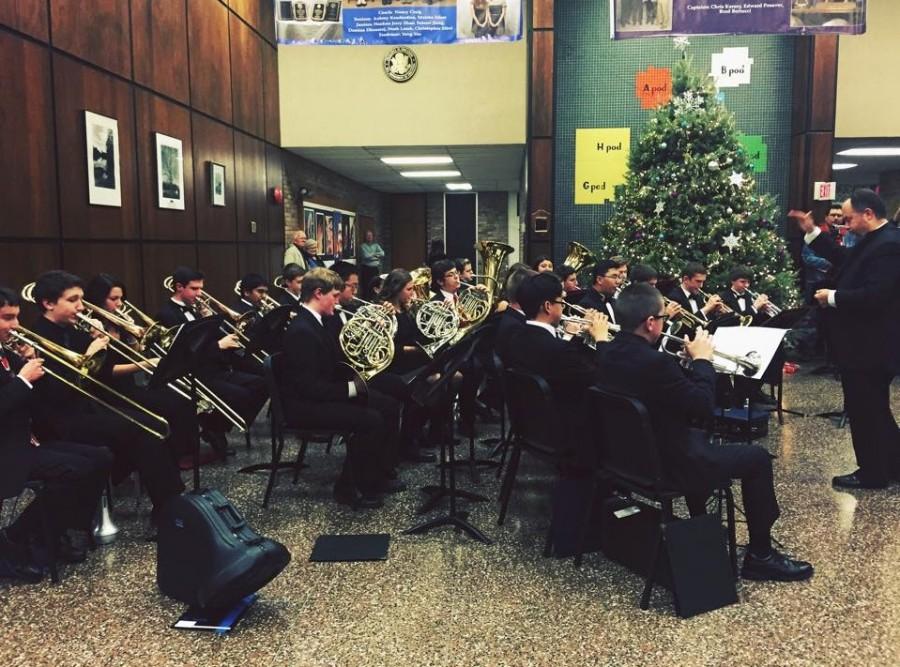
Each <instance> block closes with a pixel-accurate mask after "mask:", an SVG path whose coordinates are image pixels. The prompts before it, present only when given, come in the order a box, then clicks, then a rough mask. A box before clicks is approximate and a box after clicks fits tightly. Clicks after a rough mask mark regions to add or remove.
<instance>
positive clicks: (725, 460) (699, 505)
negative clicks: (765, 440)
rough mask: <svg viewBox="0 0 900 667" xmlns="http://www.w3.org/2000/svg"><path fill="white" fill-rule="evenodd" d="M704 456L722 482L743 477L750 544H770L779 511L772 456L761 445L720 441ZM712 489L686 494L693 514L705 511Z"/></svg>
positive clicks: (742, 489) (742, 490)
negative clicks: (718, 444) (722, 443)
mask: <svg viewBox="0 0 900 667" xmlns="http://www.w3.org/2000/svg"><path fill="white" fill-rule="evenodd" d="M703 458H704V462H703V465H704V467H709V468H711V469H713V470H715V471H716V472H717V473H718V474H719V476H720V479H721V482H722V483H725V482H727V481H728V480H729V479H739V480H740V482H741V495H742V497H743V500H744V513H745V514H746V515H747V531H748V532H749V533H750V543H751V546H752V545H755V544H766V545H768V543H769V538H770V535H771V530H772V525H773V524H774V523H775V520H776V519H777V518H778V516H779V514H780V510H779V508H778V499H777V498H776V497H775V485H774V482H773V478H772V457H771V456H769V453H768V452H767V451H766V450H765V449H763V448H762V447H760V446H758V445H721V446H710V447H709V448H708V449H707V450H706V451H704V456H703ZM710 492H711V490H707V491H703V492H700V493H688V494H686V495H685V500H686V501H687V505H688V509H690V511H691V515H696V514H702V513H703V512H704V511H705V504H706V500H707V499H708V498H709V496H710Z"/></svg>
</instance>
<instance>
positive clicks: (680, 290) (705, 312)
mask: <svg viewBox="0 0 900 667" xmlns="http://www.w3.org/2000/svg"><path fill="white" fill-rule="evenodd" d="M708 273H709V272H708V271H707V270H706V267H705V266H703V265H702V264H700V263H699V262H688V263H687V264H685V265H684V269H683V270H682V271H681V284H680V285H678V286H677V287H675V288H673V289H672V291H671V292H669V295H668V296H669V298H670V299H671V300H672V301H674V302H675V303H677V304H678V305H679V306H681V307H682V308H683V309H684V310H686V311H687V312H689V313H692V314H693V315H696V316H697V317H699V318H700V319H701V320H704V321H706V322H709V321H711V320H712V319H713V315H714V314H715V313H717V312H719V311H720V310H721V309H722V299H721V298H720V297H719V296H718V295H715V294H713V295H712V296H711V297H710V298H709V300H707V299H706V298H705V297H704V296H703V295H702V294H700V290H702V289H703V286H704V285H705V284H706V276H707V274H708Z"/></svg>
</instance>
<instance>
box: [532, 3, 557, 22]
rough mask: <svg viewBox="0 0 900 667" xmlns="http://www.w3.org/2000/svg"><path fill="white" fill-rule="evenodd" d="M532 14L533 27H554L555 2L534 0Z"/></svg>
mask: <svg viewBox="0 0 900 667" xmlns="http://www.w3.org/2000/svg"><path fill="white" fill-rule="evenodd" d="M532 12H533V13H534V16H533V18H532V21H531V24H532V26H533V27H535V28H552V27H553V0H533V2H532Z"/></svg>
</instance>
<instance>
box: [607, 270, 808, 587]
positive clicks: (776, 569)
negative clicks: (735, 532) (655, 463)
mask: <svg viewBox="0 0 900 667" xmlns="http://www.w3.org/2000/svg"><path fill="white" fill-rule="evenodd" d="M617 307H618V315H619V323H620V325H621V327H622V331H621V332H620V333H619V334H617V335H616V337H615V339H613V341H612V342H611V343H609V344H608V345H605V346H603V352H602V354H601V355H600V368H601V371H602V374H603V379H604V381H603V384H604V386H606V387H609V388H610V389H612V390H614V391H617V392H621V393H623V394H626V395H628V396H633V397H635V398H637V399H639V400H640V401H641V402H642V403H643V404H644V406H645V407H646V408H647V411H648V413H649V416H650V421H651V424H652V427H653V431H654V434H655V435H656V442H657V446H658V447H659V453H660V458H661V459H662V466H663V472H664V475H665V477H666V478H667V481H668V482H669V483H670V484H672V485H674V488H677V489H678V490H683V491H685V492H686V495H685V498H686V500H687V502H688V507H689V508H690V510H691V513H692V514H702V513H703V512H705V504H706V499H707V498H708V497H709V495H710V493H711V491H712V490H713V489H715V488H717V487H719V486H721V485H723V484H726V483H727V482H728V480H729V479H740V480H741V489H742V495H743V500H744V508H745V511H746V515H747V528H748V531H749V533H750V545H749V548H748V550H747V554H746V555H745V557H744V563H743V567H742V570H741V574H742V576H743V577H744V578H745V579H758V580H773V581H800V580H803V579H808V578H810V577H811V576H812V574H813V568H812V566H811V565H810V564H809V563H807V562H804V561H801V560H794V559H791V558H788V557H787V556H785V555H783V554H781V553H779V552H778V551H777V550H775V548H774V547H773V546H772V538H771V528H772V525H773V524H774V523H775V520H776V519H777V518H778V515H779V509H778V500H777V498H776V497H775V488H774V484H773V478H772V459H771V457H770V456H769V454H768V452H767V451H766V450H765V449H764V448H762V447H760V446H757V445H729V446H727V447H722V446H714V445H713V444H711V443H710V441H709V438H708V436H707V435H706V433H705V431H701V430H699V429H692V428H691V427H690V424H691V420H692V419H693V420H699V421H707V420H710V419H712V417H713V412H714V409H715V386H716V373H715V370H714V369H713V364H712V359H713V356H714V354H715V349H714V348H713V344H712V339H711V337H710V335H709V333H707V332H706V331H705V330H704V329H698V330H697V332H696V334H695V336H694V339H693V340H689V339H688V337H687V336H685V338H684V350H685V352H686V354H687V355H688V357H690V358H691V359H692V364H691V368H690V370H689V371H687V370H685V369H684V368H682V367H681V366H680V365H679V363H678V362H677V361H676V360H675V359H674V358H673V357H672V356H671V355H668V354H665V353H663V352H660V351H659V350H657V349H656V344H657V342H658V340H659V338H660V336H661V335H662V332H663V329H664V327H665V322H666V313H665V310H664V308H663V299H662V295H660V293H659V292H658V291H657V290H656V289H655V288H653V287H650V286H649V285H641V284H639V285H631V286H629V287H626V288H625V289H624V290H623V291H622V294H621V295H620V296H619V303H618V306H617ZM607 444H608V445H611V446H615V445H616V444H617V443H607ZM625 444H626V443H618V445H619V446H625Z"/></svg>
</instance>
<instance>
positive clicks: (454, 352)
mask: <svg viewBox="0 0 900 667" xmlns="http://www.w3.org/2000/svg"><path fill="white" fill-rule="evenodd" d="M474 347H475V346H474V341H466V342H465V343H463V344H460V345H455V346H453V347H451V348H449V349H447V350H444V351H443V352H442V353H441V354H440V355H438V357H437V358H436V359H435V360H434V361H433V362H432V363H430V364H429V365H428V367H427V369H426V370H425V371H424V372H423V373H422V374H421V375H420V376H419V377H420V378H421V379H420V380H419V382H420V384H419V385H418V386H417V387H414V390H413V400H415V401H416V402H417V403H419V405H422V406H427V405H434V404H435V403H437V402H438V401H440V400H441V399H442V398H443V397H445V396H446V394H447V392H448V391H449V390H450V386H449V385H450V383H451V381H452V379H453V376H454V375H455V374H456V372H457V371H458V370H459V369H460V368H461V367H462V366H463V365H465V363H466V362H467V361H468V359H469V357H470V356H471V354H472V350H473V349H474ZM436 372H440V374H441V376H440V378H439V379H438V380H437V381H436V382H434V383H432V384H427V378H428V377H429V376H430V375H433V374H434V373H436ZM455 450H456V440H454V439H453V438H450V440H449V442H442V443H441V462H440V466H439V467H440V470H441V486H439V487H436V489H435V493H434V495H433V496H432V497H431V498H430V499H429V500H428V501H427V502H426V503H425V505H423V507H422V509H421V510H420V511H419V513H420V514H421V513H423V512H425V511H427V510H428V509H430V508H431V507H433V506H434V505H435V504H436V503H437V501H438V500H440V499H441V498H443V497H444V496H447V497H448V498H449V499H450V511H449V513H448V514H446V515H444V516H439V517H436V518H434V519H430V520H428V521H425V522H424V523H420V524H418V525H416V526H413V527H412V528H408V529H406V530H405V531H403V532H404V534H406V535H416V534H420V533H425V532H428V531H429V530H431V529H433V528H440V527H442V526H454V527H455V528H458V529H461V530H463V531H465V532H466V533H468V534H469V535H470V536H471V537H473V538H474V539H476V540H478V541H480V542H483V543H485V544H492V542H491V540H490V538H488V537H487V536H486V535H485V534H484V533H482V532H481V531H480V530H479V529H478V528H476V527H475V526H473V525H472V524H471V523H469V522H468V521H467V516H468V513H467V512H458V511H457V510H456V499H457V498H458V497H461V498H468V499H470V500H487V498H485V497H484V496H479V495H478V494H474V493H469V492H467V491H460V490H457V488H456V465H455V463H456V458H455ZM445 452H446V454H447V455H448V460H447V462H446V465H445V464H444V454H445ZM445 480H446V483H448V485H445ZM426 489H427V487H426ZM423 490H424V489H423Z"/></svg>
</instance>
